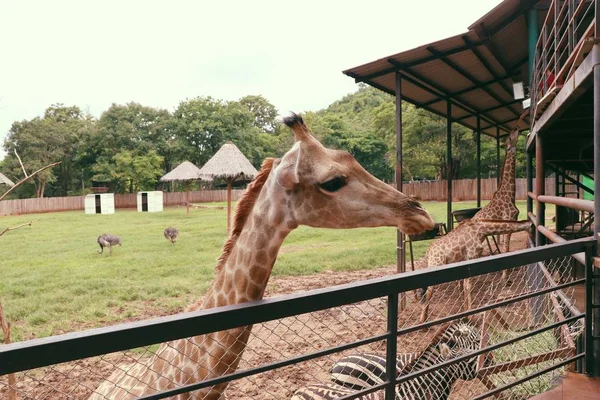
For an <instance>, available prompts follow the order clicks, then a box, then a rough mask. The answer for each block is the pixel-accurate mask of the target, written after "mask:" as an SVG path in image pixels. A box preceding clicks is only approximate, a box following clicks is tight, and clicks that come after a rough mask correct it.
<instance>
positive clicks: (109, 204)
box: [85, 193, 115, 214]
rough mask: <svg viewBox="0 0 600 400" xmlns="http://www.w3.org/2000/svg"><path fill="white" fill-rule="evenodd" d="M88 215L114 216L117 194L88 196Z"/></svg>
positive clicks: (86, 206)
mask: <svg viewBox="0 0 600 400" xmlns="http://www.w3.org/2000/svg"><path fill="white" fill-rule="evenodd" d="M85 213H86V214H114V213H115V194H114V193H101V194H88V195H86V196H85Z"/></svg>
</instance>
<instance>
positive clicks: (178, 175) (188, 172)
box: [160, 161, 212, 182]
mask: <svg viewBox="0 0 600 400" xmlns="http://www.w3.org/2000/svg"><path fill="white" fill-rule="evenodd" d="M196 180H203V181H212V178H211V177H210V176H203V175H202V174H201V173H200V168H198V167H196V166H195V165H194V164H192V163H191V162H189V161H184V162H182V163H181V164H179V165H178V166H177V167H175V168H174V169H173V170H172V171H171V172H169V173H168V174H166V175H164V176H163V177H162V178H160V181H161V182H176V181H178V182H188V181H196Z"/></svg>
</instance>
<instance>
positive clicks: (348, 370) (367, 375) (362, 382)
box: [329, 353, 419, 390]
mask: <svg viewBox="0 0 600 400" xmlns="http://www.w3.org/2000/svg"><path fill="white" fill-rule="evenodd" d="M418 356H419V353H405V354H398V356H397V357H396V376H397V375H399V374H400V372H401V371H402V370H403V369H404V367H405V366H406V365H408V364H410V363H412V362H413V361H415V360H416V359H417V357H418ZM385 367H386V366H385V356H382V355H379V354H374V353H361V354H352V355H349V356H346V357H342V358H340V359H339V360H337V361H336V362H335V363H334V364H333V366H332V367H331V370H330V371H329V373H330V375H331V380H332V381H333V382H334V383H336V384H338V385H341V386H345V387H347V388H350V389H356V390H361V389H366V388H368V387H370V386H375V385H378V384H380V383H382V382H384V381H385Z"/></svg>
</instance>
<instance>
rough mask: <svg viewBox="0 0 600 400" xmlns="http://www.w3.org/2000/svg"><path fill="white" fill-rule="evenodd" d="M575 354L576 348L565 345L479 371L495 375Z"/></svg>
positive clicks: (481, 373) (482, 373)
mask: <svg viewBox="0 0 600 400" xmlns="http://www.w3.org/2000/svg"><path fill="white" fill-rule="evenodd" d="M574 354H575V349H573V348H570V347H563V348H561V349H557V350H554V351H550V352H548V353H544V354H538V355H535V356H530V357H526V358H523V359H521V360H517V361H508V362H504V363H501V364H496V365H492V366H491V367H487V368H483V369H482V370H481V371H479V374H480V375H482V376H488V375H495V374H499V373H501V372H506V371H512V370H513V369H519V368H523V367H526V366H528V365H534V364H539V363H542V362H546V361H550V360H554V359H556V358H564V357H569V356H572V355H574Z"/></svg>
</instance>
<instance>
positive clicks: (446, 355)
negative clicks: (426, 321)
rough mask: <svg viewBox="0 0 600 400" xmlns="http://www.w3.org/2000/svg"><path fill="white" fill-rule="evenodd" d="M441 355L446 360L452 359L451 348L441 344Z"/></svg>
mask: <svg viewBox="0 0 600 400" xmlns="http://www.w3.org/2000/svg"><path fill="white" fill-rule="evenodd" d="M438 346H439V349H440V355H441V356H442V357H444V358H450V356H451V354H452V351H451V350H450V346H448V345H447V344H446V343H440V344H439V345H438Z"/></svg>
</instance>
